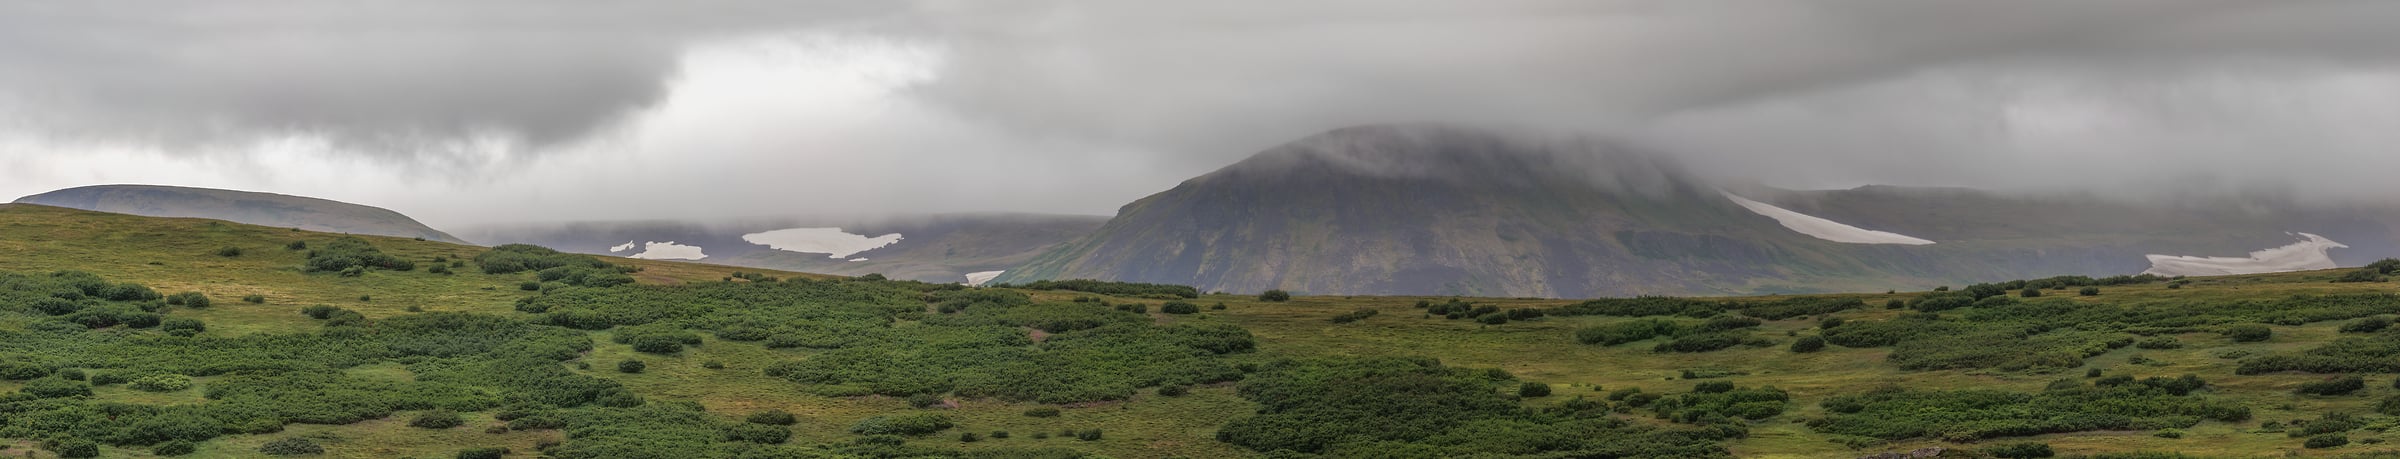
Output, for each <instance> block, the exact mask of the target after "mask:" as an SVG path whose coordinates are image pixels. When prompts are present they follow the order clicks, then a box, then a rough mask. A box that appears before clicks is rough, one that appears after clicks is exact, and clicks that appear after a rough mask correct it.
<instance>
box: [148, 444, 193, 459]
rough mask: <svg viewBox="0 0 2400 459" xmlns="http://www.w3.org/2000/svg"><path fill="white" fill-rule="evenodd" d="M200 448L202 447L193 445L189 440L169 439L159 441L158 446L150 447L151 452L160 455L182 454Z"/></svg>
mask: <svg viewBox="0 0 2400 459" xmlns="http://www.w3.org/2000/svg"><path fill="white" fill-rule="evenodd" d="M199 450H200V448H199V447H198V446H196V445H193V444H192V442H191V441H189V440H167V441H165V442H161V443H159V444H158V446H153V447H150V454H155V455H160V456H182V455H185V454H191V453H193V452H196V451H199Z"/></svg>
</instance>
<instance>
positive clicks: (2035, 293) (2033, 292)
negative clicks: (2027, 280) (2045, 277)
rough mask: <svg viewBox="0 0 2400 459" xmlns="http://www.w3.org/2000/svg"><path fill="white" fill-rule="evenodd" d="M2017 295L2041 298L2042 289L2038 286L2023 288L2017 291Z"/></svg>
mask: <svg viewBox="0 0 2400 459" xmlns="http://www.w3.org/2000/svg"><path fill="white" fill-rule="evenodd" d="M2017 296H2020V297H2025V298H2041V297H2042V289H2038V288H2028V289H2025V290H2023V291H2019V292H2017Z"/></svg>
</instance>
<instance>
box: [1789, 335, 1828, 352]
mask: <svg viewBox="0 0 2400 459" xmlns="http://www.w3.org/2000/svg"><path fill="white" fill-rule="evenodd" d="M1824 349H1825V337H1824V336H1819V335H1808V336H1802V337H1800V339H1795V340H1792V352H1799V353H1809V352H1816V351H1821V350H1824Z"/></svg>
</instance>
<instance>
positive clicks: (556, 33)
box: [0, 0, 2400, 225]
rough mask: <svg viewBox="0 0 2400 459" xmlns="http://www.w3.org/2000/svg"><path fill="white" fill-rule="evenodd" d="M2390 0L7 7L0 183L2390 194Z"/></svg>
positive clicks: (294, 2)
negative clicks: (1531, 174) (1407, 163)
mask: <svg viewBox="0 0 2400 459" xmlns="http://www.w3.org/2000/svg"><path fill="white" fill-rule="evenodd" d="M2394 23H2400V4H2395V3H2391V2H2376V1H2275V2H2266V1H2200V0H2125V1H2114V2H2090V1H2049V0H2032V1H2017V2H1988V1H1972V0H1924V1H1865V0H1795V1H1787V2H1767V3H1761V2H1741V1H1729V0H1728V1H1718V0H1697V1H1692V0H1674V1H1670V0H1597V1H1585V0H1576V1H1533V0H1492V1H1477V2H1448V1H1409V0H1401V1H1367V0H1323V1H1310V2H1169V1H1125V2H1067V1H1030V2H982V1H914V2H903V1H849V2H763V1H746V0H709V1H705V2H675V3H672V4H669V3H654V2H630V1H598V2H591V1H565V0H556V1H534V2H468V1H418V2H393V3H359V2H314V1H299V0H230V1H224V2H203V3H193V2H172V1H157V2H143V3H140V4H137V5H128V4H123V3H111V4H107V5H100V4H92V3H90V2H5V3H0V68H6V69H9V70H10V71H8V72H0V194H5V195H24V194H32V193H38V192H41V191H47V190H49V189H54V188H63V187H68V186H76V185H87V184H94V183H119V182H138V183H160V184H174V185H188V186H212V187H225V188H236V189H250V190H260V191H274V192H282V193H292V194H304V195H312V196H321V197H327V198H332V199H341V200H348V201H354V202H360V203H366V204H374V205H381V206H385V207H390V208H394V209H395V210H400V211H402V212H405V213H409V214H412V215H415V216H418V217H420V218H422V219H424V220H427V221H428V222H430V223H434V224H437V225H455V224H466V223H478V222H498V221H524V220H569V219H622V218H698V217H718V216H745V215H786V214H811V213H879V212H941V211H1026V212H1060V213H1091V214H1105V213H1109V212H1111V211H1113V210H1114V208H1115V207H1116V206H1117V205H1119V204H1122V203H1124V202H1127V201H1130V200H1132V199H1135V198H1138V197H1140V196H1142V195H1145V194H1147V193H1150V192H1155V191H1157V190H1161V189H1165V188H1168V187H1170V186H1172V185H1173V184H1174V183H1175V182H1177V181H1180V180H1182V179H1184V178H1187V177H1190V176H1192V175H1197V174H1199V173H1204V172H1206V171H1208V170H1211V169H1214V168H1217V167H1221V166H1223V165H1225V164H1228V163H1231V162H1233V161H1236V160H1238V159H1240V158H1242V157H1244V156H1247V155H1249V154H1251V153H1254V152H1257V151H1260V150H1263V149H1266V148H1269V147H1272V146H1274V145H1275V144H1278V143H1281V142H1284V141H1288V140H1291V139H1295V138H1299V137H1302V136H1306V135H1308V134H1312V133H1316V132H1320V131H1324V130H1327V129H1332V128H1337V127H1342V126H1350V125H1358V124H1368V123H1387V122H1429V121H1430V122H1461V123H1474V124H1495V125H1515V126H1528V127H1540V128H1548V129H1558V130H1568V131H1576V132H1588V133H1592V134H1593V135H1600V136H1609V137H1617V138H1621V139H1627V140H1629V141H1633V142H1637V143H1639V144H1641V145H1644V146H1646V147H1647V148H1651V149H1655V150H1658V151H1662V152H1665V153H1667V154H1672V155H1674V156H1676V157H1677V158H1679V159H1681V160H1682V161H1684V162H1686V163H1688V164H1690V165H1691V166H1692V168H1693V169H1695V170H1698V171H1701V172H1703V173H1707V174H1711V175H1719V176H1724V177H1732V178H1749V179H1757V180H1761V181H1764V182H1766V183H1769V184H1775V185H1783V186H1794V187H1845V186H1855V185H1860V184H1867V183H1891V184H1911V185H1965V186H1978V187H1987V188H1999V189H2021V190H2054V189H2061V188H2068V189H2077V190H2090V191H2100V192H2105V193H2112V194H2119V195H2136V194H2144V193H2150V194H2161V193H2165V194H2171V193H2185V192H2221V191H2226V190H2242V191H2254V190H2269V191H2275V192H2279V193H2290V194H2295V195H2300V196H2309V197H2319V198H2358V197H2362V196H2364V197H2372V196H2382V195H2389V194H2390V193H2394V192H2400V185H2393V183H2400V182H2393V181H2389V180H2382V179H2381V177H2382V175H2383V172H2382V171H2388V170H2394V169H2395V168H2400V153H2395V152H2393V151H2392V150H2391V147H2390V146H2391V145H2396V144H2400V134H2394V132H2395V131H2396V130H2393V129H2389V127H2390V126H2396V125H2400V103H2395V102H2400V28H2393V27H2388V25H2389V24H2394Z"/></svg>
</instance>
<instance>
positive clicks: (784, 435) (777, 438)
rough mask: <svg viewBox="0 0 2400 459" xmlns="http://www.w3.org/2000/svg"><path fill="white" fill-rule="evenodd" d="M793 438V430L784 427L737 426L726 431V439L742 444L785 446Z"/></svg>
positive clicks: (763, 425)
mask: <svg viewBox="0 0 2400 459" xmlns="http://www.w3.org/2000/svg"><path fill="white" fill-rule="evenodd" d="M791 438H792V429H787V428H784V427H783V426H775V425H766V424H735V425H733V426H732V427H728V428H726V429H725V439H727V440H733V441H740V442H750V443H758V444H763V445H778V444H783V442H785V441H789V440H791Z"/></svg>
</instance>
